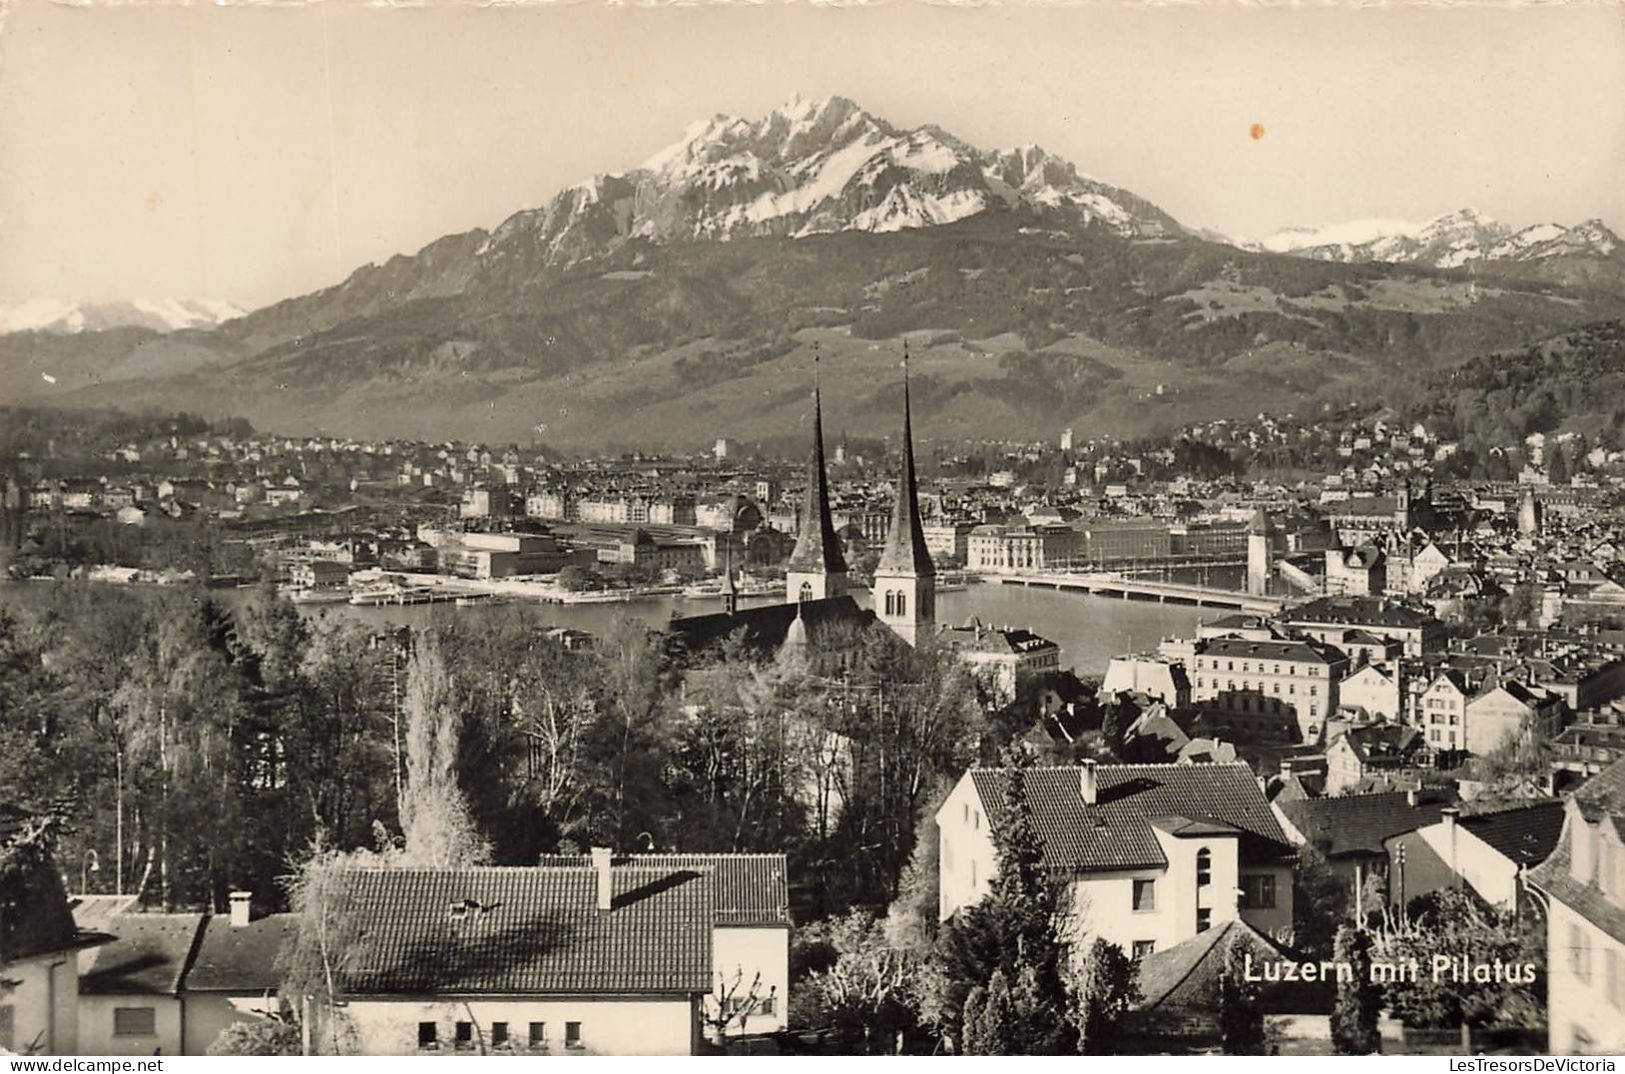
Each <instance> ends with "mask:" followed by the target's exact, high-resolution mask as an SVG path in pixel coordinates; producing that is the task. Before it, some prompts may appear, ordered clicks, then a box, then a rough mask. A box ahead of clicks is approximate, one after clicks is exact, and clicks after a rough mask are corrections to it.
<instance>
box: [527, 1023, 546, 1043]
mask: <svg viewBox="0 0 1625 1074" xmlns="http://www.w3.org/2000/svg"><path fill="white" fill-rule="evenodd" d="M546 1043H547V1023H546V1022H532V1023H531V1024H530V1046H531V1047H532V1048H539V1047H541V1046H542V1045H544V1044H546Z"/></svg>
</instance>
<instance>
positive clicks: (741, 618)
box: [666, 596, 874, 652]
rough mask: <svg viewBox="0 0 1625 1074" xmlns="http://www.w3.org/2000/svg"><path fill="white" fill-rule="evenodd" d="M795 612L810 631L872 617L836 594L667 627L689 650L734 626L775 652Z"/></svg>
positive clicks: (690, 618)
mask: <svg viewBox="0 0 1625 1074" xmlns="http://www.w3.org/2000/svg"><path fill="white" fill-rule="evenodd" d="M798 616H799V617H800V618H801V619H802V620H803V622H802V627H803V628H805V629H807V630H809V631H817V630H818V629H819V628H820V627H822V626H825V625H827V624H831V623H842V622H844V623H852V624H854V625H862V624H865V623H868V622H870V621H871V620H873V619H874V613H873V612H871V611H869V610H868V609H866V608H863V607H860V606H859V605H858V602H857V601H855V600H853V599H852V598H851V597H850V596H839V597H826V598H824V599H823V600H804V601H800V602H798V603H794V604H766V605H762V606H760V607H755V608H740V609H738V610H737V611H734V612H733V613H731V614H730V613H728V612H713V613H711V614H709V615H690V616H685V617H684V618H681V619H673V620H672V621H671V623H670V624H669V625H668V626H667V628H666V629H667V631H668V632H669V633H670V634H671V635H672V636H673V637H675V638H678V639H680V640H681V641H682V642H683V644H684V645H686V646H687V648H688V649H689V651H690V652H697V651H698V650H700V649H704V648H706V647H708V646H711V645H715V644H718V643H719V642H721V641H722V640H723V639H725V638H727V637H728V636H730V635H731V634H733V633H734V631H736V630H743V631H744V632H745V644H746V645H747V646H749V647H750V648H753V649H758V650H766V651H770V652H777V651H778V649H779V648H780V647H781V646H782V645H783V644H784V640H785V638H786V637H787V636H788V635H789V634H790V630H791V627H792V625H793V624H794V623H795V622H796V621H797V617H798Z"/></svg>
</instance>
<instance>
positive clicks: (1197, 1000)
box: [1136, 918, 1290, 1013]
mask: <svg viewBox="0 0 1625 1074" xmlns="http://www.w3.org/2000/svg"><path fill="white" fill-rule="evenodd" d="M1232 941H1233V942H1235V943H1239V944H1242V945H1243V950H1248V951H1251V952H1252V955H1253V961H1254V962H1255V963H1259V962H1273V961H1275V960H1277V959H1281V958H1284V957H1288V956H1289V955H1290V952H1288V950H1287V949H1286V948H1285V947H1282V946H1281V945H1280V944H1278V943H1276V942H1275V941H1274V940H1272V939H1270V938H1269V937H1268V936H1266V935H1264V934H1263V933H1262V932H1259V931H1258V930H1257V929H1255V928H1253V926H1251V925H1249V924H1247V922H1245V921H1243V920H1241V919H1240V918H1233V919H1231V920H1229V921H1224V922H1221V923H1219V924H1217V925H1215V926H1213V927H1212V928H1210V929H1206V930H1204V931H1202V932H1199V933H1197V934H1196V935H1195V936H1192V937H1191V938H1190V939H1188V940H1183V941H1181V942H1180V943H1177V944H1175V945H1174V946H1172V947H1169V948H1167V949H1165V950H1162V951H1153V952H1152V953H1151V954H1149V955H1146V956H1145V957H1144V958H1142V959H1141V960H1140V977H1139V985H1140V1002H1139V1003H1138V1004H1137V1005H1136V1006H1137V1009H1138V1010H1142V1011H1143V1010H1151V1009H1153V1008H1158V1007H1161V1008H1163V1009H1164V1010H1167V1009H1170V1008H1177V1007H1194V1008H1199V1009H1201V1010H1202V1011H1203V1012H1204V1013H1205V1012H1208V1011H1211V1010H1215V1009H1217V1007H1218V1002H1217V999H1218V984H1219V974H1220V972H1221V971H1223V969H1224V968H1225V959H1226V957H1227V956H1228V954H1229V946H1230V943H1231V942H1232Z"/></svg>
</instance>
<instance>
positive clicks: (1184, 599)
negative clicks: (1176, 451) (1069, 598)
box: [985, 571, 1287, 614]
mask: <svg viewBox="0 0 1625 1074" xmlns="http://www.w3.org/2000/svg"><path fill="white" fill-rule="evenodd" d="M985 577H986V580H987V581H990V582H995V581H996V582H998V583H999V584H1000V585H1019V586H1027V587H1029V588H1032V589H1057V590H1060V589H1071V590H1076V591H1078V592H1080V593H1093V594H1095V595H1096V596H1101V597H1121V598H1123V599H1124V600H1147V601H1157V602H1159V603H1163V604H1188V605H1194V606H1195V607H1198V608H1232V609H1235V610H1236V611H1243V612H1258V613H1262V614H1274V613H1276V612H1278V611H1280V610H1281V609H1282V608H1283V607H1285V606H1286V603H1287V600H1286V598H1285V597H1276V596H1255V595H1253V594H1251V593H1242V592H1239V591H1237V590H1234V589H1214V588H1212V587H1209V586H1200V585H1187V584H1185V583H1183V582H1163V581H1158V580H1156V579H1152V578H1132V577H1129V576H1127V575H1123V574H1112V573H1107V572H1102V571H1076V572H1072V571H1068V572H1062V571H1027V572H1022V573H1020V574H1001V575H989V576H985Z"/></svg>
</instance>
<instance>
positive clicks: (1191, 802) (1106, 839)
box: [971, 764, 1291, 872]
mask: <svg viewBox="0 0 1625 1074" xmlns="http://www.w3.org/2000/svg"><path fill="white" fill-rule="evenodd" d="M1081 772H1082V770H1081V769H1080V768H1079V767H1077V766H1075V765H1066V766H1060V767H1046V768H1032V769H1029V770H1028V772H1027V801H1028V803H1029V805H1030V807H1031V809H1032V814H1033V824H1034V827H1035V828H1036V829H1037V831H1038V836H1039V838H1040V839H1041V840H1043V843H1044V864H1045V865H1046V866H1047V867H1048V868H1051V869H1055V870H1060V871H1075V872H1090V871H1096V870H1105V869H1131V868H1140V867H1145V866H1160V865H1165V864H1167V859H1166V858H1165V857H1164V856H1163V853H1162V848H1161V846H1160V845H1159V844H1158V842H1157V838H1156V836H1155V834H1153V832H1152V825H1153V822H1154V821H1158V820H1162V821H1163V822H1164V823H1165V824H1166V818H1171V817H1179V818H1184V819H1185V820H1187V821H1192V822H1195V821H1201V822H1206V823H1218V824H1223V825H1229V826H1233V827H1235V828H1238V829H1240V831H1241V853H1242V857H1243V860H1247V861H1259V860H1280V859H1282V858H1284V857H1287V856H1289V855H1290V854H1291V848H1290V846H1288V844H1287V839H1286V835H1285V833H1284V832H1282V831H1281V826H1280V824H1279V823H1278V822H1277V821H1276V819H1275V814H1274V813H1272V812H1271V810H1270V807H1269V803H1267V802H1266V801H1265V800H1264V795H1263V793H1262V792H1261V791H1260V790H1259V789H1258V783H1257V781H1256V780H1255V779H1254V778H1253V773H1252V770H1251V769H1249V768H1248V767H1247V766H1246V765H1245V764H1201V765H1197V764H1142V765H1100V766H1099V767H1098V768H1096V770H1095V785H1096V788H1097V792H1096V796H1095V804H1094V805H1086V804H1084V801H1083V797H1082V793H1081V787H1082V776H1081ZM971 777H972V779H973V780H974V781H975V784H976V793H977V794H978V795H979V796H980V797H981V800H982V808H983V809H985V810H986V811H987V815H988V820H989V823H990V824H991V825H992V827H993V828H994V830H995V831H996V830H998V829H999V828H1000V827H1001V826H1002V824H1003V823H1004V791H1005V785H1006V783H1007V781H1008V777H1009V773H1008V770H1007V769H1002V768H976V769H972V770H971Z"/></svg>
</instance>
